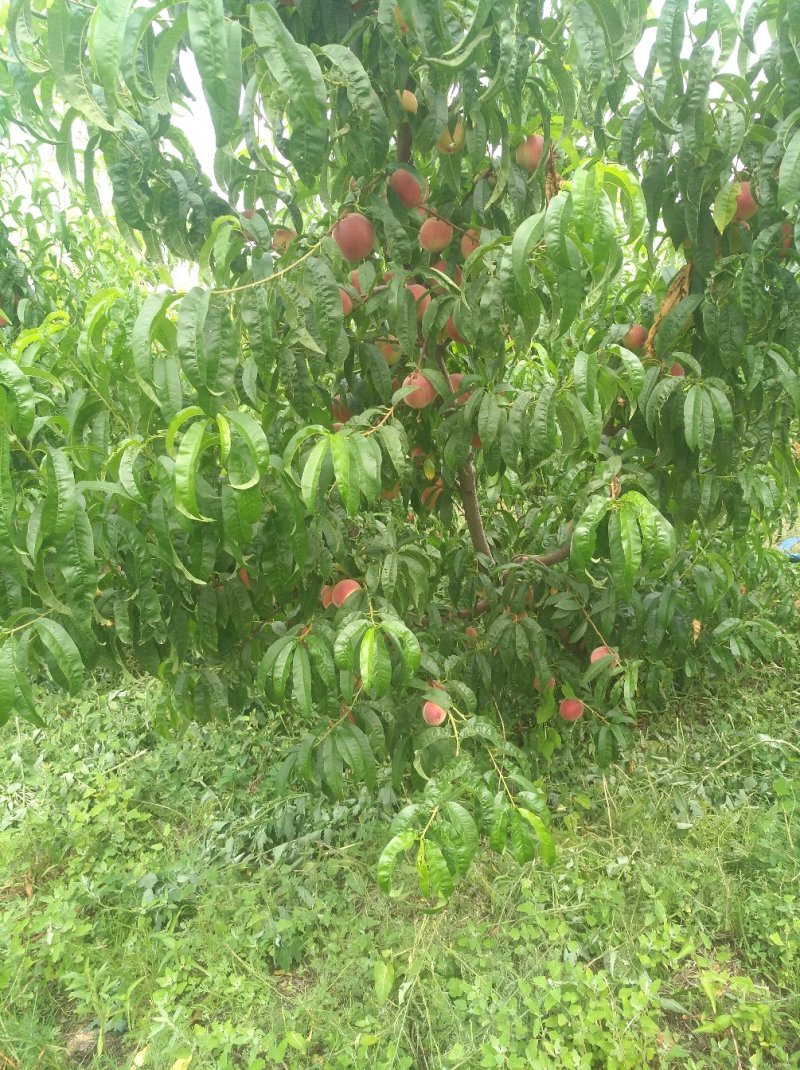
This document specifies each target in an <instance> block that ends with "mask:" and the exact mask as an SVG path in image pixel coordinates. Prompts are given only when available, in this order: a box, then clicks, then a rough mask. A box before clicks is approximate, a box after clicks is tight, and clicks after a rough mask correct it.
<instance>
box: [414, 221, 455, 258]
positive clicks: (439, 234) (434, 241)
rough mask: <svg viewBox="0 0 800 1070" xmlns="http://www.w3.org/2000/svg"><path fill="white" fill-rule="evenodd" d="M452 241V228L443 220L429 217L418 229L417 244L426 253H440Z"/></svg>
mask: <svg viewBox="0 0 800 1070" xmlns="http://www.w3.org/2000/svg"><path fill="white" fill-rule="evenodd" d="M452 240H453V228H452V227H451V226H450V224H449V223H446V222H445V221H444V220H443V219H436V218H435V217H434V216H431V218H430V219H426V220H425V222H424V223H423V224H422V226H421V227H420V228H419V244H420V245H421V246H422V248H423V249H424V250H425V251H426V252H428V253H440V252H441V251H442V249H446V248H447V246H448V245H449V244H450V242H451V241H452Z"/></svg>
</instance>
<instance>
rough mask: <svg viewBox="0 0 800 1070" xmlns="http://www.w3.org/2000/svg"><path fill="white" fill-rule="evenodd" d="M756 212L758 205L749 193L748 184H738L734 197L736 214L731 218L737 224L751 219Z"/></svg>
mask: <svg viewBox="0 0 800 1070" xmlns="http://www.w3.org/2000/svg"><path fill="white" fill-rule="evenodd" d="M757 211H758V205H757V204H756V202H755V200H754V199H753V194H752V193H751V191H750V183H749V182H740V183H739V193H738V194H737V196H736V214H735V215H734V217H733V218H734V219H735V220H736V222H737V223H743V222H744V221H745V220H747V219H752V218H753V216H754V215H755V214H756V212H757Z"/></svg>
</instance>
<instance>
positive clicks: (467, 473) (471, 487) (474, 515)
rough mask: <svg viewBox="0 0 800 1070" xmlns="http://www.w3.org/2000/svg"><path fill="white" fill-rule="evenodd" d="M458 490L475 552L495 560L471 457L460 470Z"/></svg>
mask: <svg viewBox="0 0 800 1070" xmlns="http://www.w3.org/2000/svg"><path fill="white" fill-rule="evenodd" d="M458 490H459V493H460V494H461V502H462V505H463V506H464V517H465V519H466V521H467V528H468V529H469V536H470V538H471V539H472V545H473V547H474V549H475V553H477V554H483V555H484V556H485V557H488V558H489V560H490V561H493V560H494V554H493V553H492V548H491V546H490V545H489V540H488V539H487V538H486V531H485V529H484V527H483V518H482V517H481V509H480V505H479V503H478V488H477V484H476V482H475V465H474V464H473V463H472V458H471V457H470V458H469V459H468V460H467V461H465V463H464V464H463V465H462V466H461V468H460V469H459V471H458Z"/></svg>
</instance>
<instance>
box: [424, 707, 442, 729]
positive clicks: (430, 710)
mask: <svg viewBox="0 0 800 1070" xmlns="http://www.w3.org/2000/svg"><path fill="white" fill-rule="evenodd" d="M422 719H423V721H424V722H425V724H429V725H431V726H432V727H434V728H436V727H437V726H438V725H440V724H444V722H445V721H446V720H447V710H443V709H442V707H441V706H440V705H439V704H438V703H437V702H426V703H425V705H424V706H423V707H422Z"/></svg>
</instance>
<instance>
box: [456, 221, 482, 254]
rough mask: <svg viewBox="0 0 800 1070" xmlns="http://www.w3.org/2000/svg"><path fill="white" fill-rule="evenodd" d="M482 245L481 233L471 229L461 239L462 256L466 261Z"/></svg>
mask: <svg viewBox="0 0 800 1070" xmlns="http://www.w3.org/2000/svg"><path fill="white" fill-rule="evenodd" d="M480 243H481V235H480V231H478V230H476V229H475V228H474V227H470V228H469V230H468V231H465V233H464V235H463V237H462V238H461V255H462V256H463V257H464V259H465V260H466V259H467V257H468V256H469V255H470V253H474V252H475V250H476V249H477V248H478V246H479V245H480Z"/></svg>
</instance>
